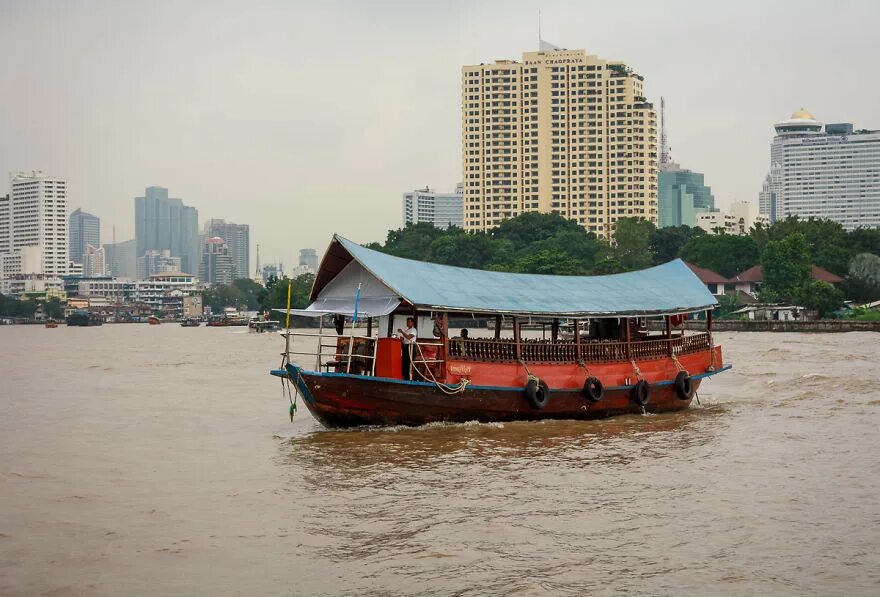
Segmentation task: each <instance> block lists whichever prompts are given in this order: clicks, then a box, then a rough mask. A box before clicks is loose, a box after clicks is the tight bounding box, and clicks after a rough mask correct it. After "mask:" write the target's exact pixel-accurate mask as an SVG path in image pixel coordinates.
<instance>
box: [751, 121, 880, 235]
mask: <svg viewBox="0 0 880 597" xmlns="http://www.w3.org/2000/svg"><path fill="white" fill-rule="evenodd" d="M775 128H776V136H775V137H774V138H773V142H772V144H771V145H770V174H769V175H768V177H767V179H766V180H765V184H764V188H763V189H762V191H761V194H760V195H759V202H760V204H761V209H762V212H763V213H765V214H767V215H769V216H771V220H772V221H775V220H778V219H783V218H786V217H788V216H798V217H800V218H810V217H815V218H824V219H828V220H832V221H834V222H838V223H840V224H841V225H842V226H843V227H844V228H845V229H847V230H854V229H855V228H858V227H866V228H878V227H880V130H874V131H869V130H853V129H854V127H853V125H852V124H850V123H839V124H827V125H825V127H824V131H823V126H822V123H821V122H819V121H817V120H816V119H815V118H814V117H813V115H812V114H810V113H809V112H807V111H806V110H804V109H803V108H801V109H800V110H797V111H796V112H795V113H794V114H792V115H791V118H789V119H788V120H784V121H782V122H779V123H777V124H776V125H775Z"/></svg>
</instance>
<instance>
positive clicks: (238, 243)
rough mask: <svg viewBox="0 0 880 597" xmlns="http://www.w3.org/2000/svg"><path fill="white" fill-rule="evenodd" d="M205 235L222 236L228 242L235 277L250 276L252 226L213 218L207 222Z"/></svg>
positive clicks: (208, 236)
mask: <svg viewBox="0 0 880 597" xmlns="http://www.w3.org/2000/svg"><path fill="white" fill-rule="evenodd" d="M205 236H206V237H207V238H211V237H220V238H222V239H223V240H224V241H225V242H226V246H227V247H229V257H230V258H231V259H232V267H233V272H232V275H233V277H234V279H238V278H250V271H251V268H250V264H251V251H250V243H251V236H250V226H248V225H247V224H233V223H232V222H227V221H226V220H218V219H212V220H208V221H207V222H206V223H205Z"/></svg>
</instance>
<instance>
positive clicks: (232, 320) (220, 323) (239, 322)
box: [205, 315, 248, 328]
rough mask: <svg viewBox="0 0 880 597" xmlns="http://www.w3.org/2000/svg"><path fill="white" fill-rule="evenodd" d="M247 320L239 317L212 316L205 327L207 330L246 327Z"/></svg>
mask: <svg viewBox="0 0 880 597" xmlns="http://www.w3.org/2000/svg"><path fill="white" fill-rule="evenodd" d="M247 324H248V320H247V318H246V317H242V316H241V315H212V316H211V318H210V319H208V323H206V324H205V325H206V326H208V327H209V328H225V327H231V326H246V325H247Z"/></svg>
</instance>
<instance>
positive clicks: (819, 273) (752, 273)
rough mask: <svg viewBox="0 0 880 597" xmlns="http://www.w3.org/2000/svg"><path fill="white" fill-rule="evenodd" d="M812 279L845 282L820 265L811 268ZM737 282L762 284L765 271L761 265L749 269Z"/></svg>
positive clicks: (740, 275) (741, 274)
mask: <svg viewBox="0 0 880 597" xmlns="http://www.w3.org/2000/svg"><path fill="white" fill-rule="evenodd" d="M810 277H812V278H813V279H814V280H821V281H822V282H828V283H829V284H839V283H841V282H843V278H841V277H840V276H838V275H835V274H832V273H831V272H829V271H828V270H826V269H823V268H821V267H819V266H818V265H811V266H810ZM735 281H737V282H753V283H756V284H760V283H761V282H763V281H764V270H763V269H761V266H760V265H755V266H752V267H750V268H749V269H747V270H746V271H744V272H742V273H740V274H738V275H737V276H736V278H735Z"/></svg>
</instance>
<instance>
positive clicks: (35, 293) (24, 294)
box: [0, 274, 67, 301]
mask: <svg viewBox="0 0 880 597" xmlns="http://www.w3.org/2000/svg"><path fill="white" fill-rule="evenodd" d="M0 294H2V295H5V296H12V297H15V298H17V299H38V300H45V299H50V298H57V299H58V300H61V301H63V300H66V299H67V293H65V292H64V280H63V279H62V278H59V277H57V276H49V275H46V274H12V275H10V276H6V277H3V278H0Z"/></svg>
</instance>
